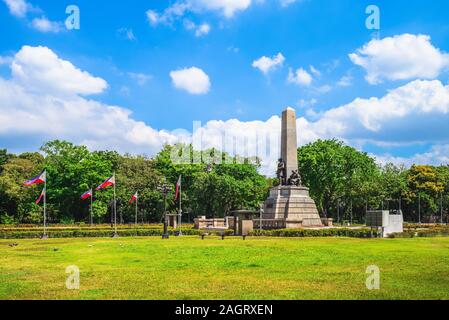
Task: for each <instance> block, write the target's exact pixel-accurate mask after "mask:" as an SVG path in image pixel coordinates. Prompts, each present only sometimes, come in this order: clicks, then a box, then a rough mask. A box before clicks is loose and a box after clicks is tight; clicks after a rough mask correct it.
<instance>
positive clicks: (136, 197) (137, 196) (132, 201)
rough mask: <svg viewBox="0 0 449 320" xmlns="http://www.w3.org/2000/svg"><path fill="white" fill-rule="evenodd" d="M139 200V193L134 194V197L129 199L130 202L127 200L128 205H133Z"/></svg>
mask: <svg viewBox="0 0 449 320" xmlns="http://www.w3.org/2000/svg"><path fill="white" fill-rule="evenodd" d="M138 198H139V193H138V192H136V194H135V195H133V197H132V198H131V200H129V204H133V203H134V201H136V200H137V199H138Z"/></svg>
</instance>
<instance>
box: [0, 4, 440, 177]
mask: <svg viewBox="0 0 449 320" xmlns="http://www.w3.org/2000/svg"><path fill="white" fill-rule="evenodd" d="M73 4H76V5H77V7H78V8H79V10H80V29H79V30H77V29H75V30H68V29H67V27H66V24H65V21H66V19H67V17H68V16H69V14H67V13H66V9H67V3H66V2H64V1H54V0H47V1H44V0H0V27H1V30H2V33H1V36H0V37H1V41H0V147H1V148H8V149H9V150H10V151H12V152H21V151H33V150H37V149H38V148H39V146H40V145H42V143H43V142H45V141H47V140H49V139H55V138H58V139H67V140H70V141H73V142H75V143H83V144H86V145H88V146H89V147H90V148H92V149H117V150H119V151H121V152H132V153H145V154H148V155H153V154H155V153H156V152H157V151H159V150H160V148H161V147H162V146H163V144H164V143H175V142H177V141H188V140H189V138H190V136H191V132H192V131H193V122H194V121H201V123H202V127H201V129H200V130H199V131H197V132H201V135H202V137H203V144H204V147H210V146H215V147H221V146H222V142H221V137H222V136H223V134H224V133H225V134H226V135H229V134H233V135H235V136H238V137H242V136H245V135H247V134H252V133H254V132H257V133H258V135H260V134H265V133H276V132H278V131H279V130H280V120H279V114H280V113H281V111H282V110H283V109H284V108H286V107H288V106H290V107H293V108H295V109H296V110H297V115H298V131H299V132H298V136H299V142H300V144H301V145H303V144H306V143H309V142H312V141H314V140H316V139H319V138H338V139H341V140H344V141H345V142H347V143H349V144H350V145H352V146H354V147H356V148H358V149H360V150H363V151H366V152H368V153H370V154H372V155H374V156H376V157H377V159H378V161H379V162H385V161H393V162H396V163H405V164H410V163H413V162H416V163H431V164H441V163H449V82H448V80H449V20H448V19H447V17H446V13H447V12H448V10H449V3H448V2H447V1H431V2H429V1H421V0H412V1H405V0H395V1H386V0H384V1H369V2H368V1H364V0H360V1H353V0H339V1H334V0H172V1H162V0H147V1H142V0H129V1H126V2H125V1H103V0H90V1H87V0H78V1H76V3H75V2H74V3H73ZM372 4H375V5H376V6H378V8H379V9H380V27H381V29H380V31H379V32H376V31H375V30H368V29H367V27H366V23H365V22H366V19H367V18H368V14H366V9H367V7H368V6H369V5H372ZM70 21H72V20H70ZM72 25H73V24H72ZM249 144H251V142H250V143H249ZM250 149H251V146H250ZM228 151H231V150H228ZM250 153H251V152H250ZM274 158H276V155H275V156H274V157H271V158H267V157H266V158H265V160H266V163H265V166H266V168H265V171H266V173H270V170H272V167H273V161H275V159H274Z"/></svg>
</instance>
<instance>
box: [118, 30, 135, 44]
mask: <svg viewBox="0 0 449 320" xmlns="http://www.w3.org/2000/svg"><path fill="white" fill-rule="evenodd" d="M117 33H118V34H119V36H120V37H122V38H124V39H126V40H130V41H136V40H137V38H136V36H135V35H134V31H133V29H128V28H120V29H118V30H117Z"/></svg>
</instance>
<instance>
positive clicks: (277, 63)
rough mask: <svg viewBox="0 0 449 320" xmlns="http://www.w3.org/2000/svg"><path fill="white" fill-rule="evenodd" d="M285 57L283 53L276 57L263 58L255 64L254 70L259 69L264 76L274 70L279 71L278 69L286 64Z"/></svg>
mask: <svg viewBox="0 0 449 320" xmlns="http://www.w3.org/2000/svg"><path fill="white" fill-rule="evenodd" d="M284 61H285V57H284V56H283V55H282V53H278V54H277V55H276V56H273V57H272V58H270V57H266V56H263V57H261V58H259V59H257V60H255V61H254V62H253V65H252V66H253V68H257V69H259V70H260V71H262V72H263V73H264V74H267V73H269V72H270V71H272V70H275V69H277V68H278V67H282V65H283V64H284Z"/></svg>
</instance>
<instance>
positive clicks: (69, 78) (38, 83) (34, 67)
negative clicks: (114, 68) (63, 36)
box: [11, 46, 107, 95]
mask: <svg viewBox="0 0 449 320" xmlns="http://www.w3.org/2000/svg"><path fill="white" fill-rule="evenodd" d="M11 72H12V76H13V79H14V81H15V82H16V83H19V84H21V85H23V86H25V87H26V88H29V90H34V91H43V92H52V93H53V94H56V93H58V94H71V95H74V94H75V95H76V94H81V95H89V94H95V93H101V92H103V91H104V90H105V89H106V88H107V83H106V81H105V80H103V79H101V78H97V77H93V76H91V75H90V74H89V73H88V72H85V71H81V70H79V69H77V68H76V67H75V66H74V65H73V64H72V63H70V62H69V61H66V60H62V59H60V58H58V56H57V55H56V54H55V53H54V52H53V51H52V50H50V49H49V48H47V47H30V46H24V47H22V49H21V50H20V51H19V52H18V53H17V54H16V55H15V57H14V60H13V62H12V64H11Z"/></svg>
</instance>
